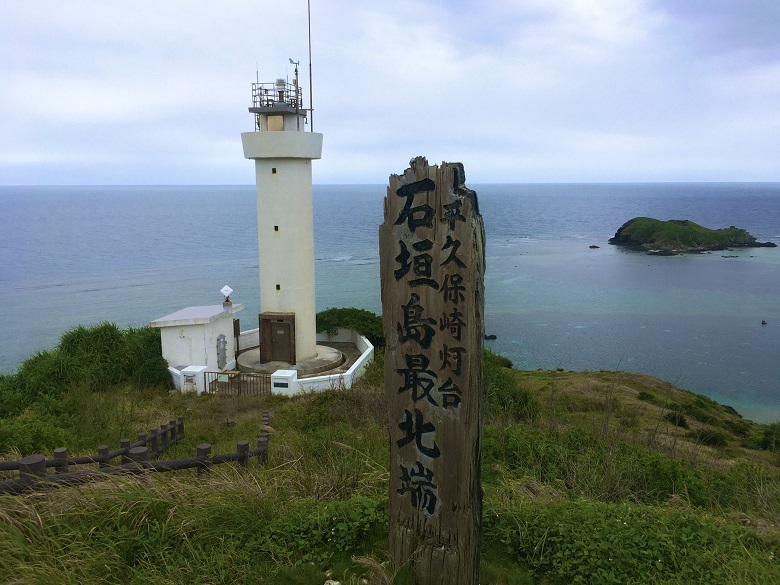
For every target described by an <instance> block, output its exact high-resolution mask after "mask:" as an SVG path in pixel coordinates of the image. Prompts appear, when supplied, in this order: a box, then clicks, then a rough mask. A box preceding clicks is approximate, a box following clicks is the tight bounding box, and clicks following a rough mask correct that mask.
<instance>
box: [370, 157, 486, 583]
mask: <svg viewBox="0 0 780 585" xmlns="http://www.w3.org/2000/svg"><path fill="white" fill-rule="evenodd" d="M379 255H380V265H381V276H382V313H383V325H384V333H385V338H386V340H387V348H386V351H385V392H386V395H387V404H388V414H389V425H390V462H391V463H390V554H391V556H392V558H393V560H394V562H395V564H396V566H399V567H400V566H401V565H404V564H407V563H408V564H409V565H410V566H411V569H412V572H413V575H414V582H415V583H416V584H418V585H433V584H441V585H444V584H447V585H466V584H468V585H476V584H477V583H478V577H479V546H480V539H481V527H482V488H481V486H480V453H481V434H482V346H483V339H484V321H483V312H484V272H485V232H484V227H483V224H482V216H481V215H480V214H479V206H478V204H477V195H476V193H474V192H473V191H471V190H470V189H467V188H466V187H465V185H464V172H463V165H462V164H460V163H442V164H441V166H436V165H433V166H428V161H427V160H426V159H425V158H424V157H417V158H415V159H413V160H412V161H411V162H410V168H408V169H406V171H404V173H403V175H400V176H399V175H392V176H391V177H390V186H389V188H388V190H387V197H386V198H385V215H384V223H383V224H382V225H381V226H380V228H379Z"/></svg>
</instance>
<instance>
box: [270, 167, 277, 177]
mask: <svg viewBox="0 0 780 585" xmlns="http://www.w3.org/2000/svg"><path fill="white" fill-rule="evenodd" d="M271 174H272V175H275V174H276V167H271Z"/></svg>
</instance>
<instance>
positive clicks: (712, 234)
mask: <svg viewBox="0 0 780 585" xmlns="http://www.w3.org/2000/svg"><path fill="white" fill-rule="evenodd" d="M609 243H610V244H615V245H620V246H627V247H633V248H642V249H645V250H660V251H666V252H701V251H707V250H723V249H726V248H730V247H731V248H736V247H755V246H767V245H769V244H759V243H758V242H756V239H755V238H754V237H753V236H751V235H750V234H749V233H748V232H747V231H746V230H743V229H739V228H736V227H734V226H731V227H729V228H725V229H717V230H713V229H709V228H706V227H702V226H700V225H699V224H697V223H694V222H692V221H690V220H687V219H686V220H679V219H671V220H669V221H660V220H658V219H652V218H650V217H635V218H633V219H631V220H629V221H627V222H626V223H624V224H623V225H622V226H621V227H620V229H618V231H617V232H616V233H615V236H614V237H613V238H611V239H610V240H609Z"/></svg>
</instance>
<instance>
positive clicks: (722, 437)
mask: <svg viewBox="0 0 780 585" xmlns="http://www.w3.org/2000/svg"><path fill="white" fill-rule="evenodd" d="M689 436H690V437H693V438H695V439H696V440H697V441H698V442H699V443H701V444H702V445H707V446H709V447H723V446H725V445H726V444H727V443H728V437H726V434H725V433H724V432H723V431H719V430H718V429H702V430H700V431H699V432H691V433H689Z"/></svg>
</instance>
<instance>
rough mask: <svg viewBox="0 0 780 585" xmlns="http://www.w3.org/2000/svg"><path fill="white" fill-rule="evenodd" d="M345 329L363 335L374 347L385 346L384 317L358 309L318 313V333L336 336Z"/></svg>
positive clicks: (329, 310)
mask: <svg viewBox="0 0 780 585" xmlns="http://www.w3.org/2000/svg"><path fill="white" fill-rule="evenodd" d="M340 327H343V328H344V329H351V330H352V331H356V332H357V333H360V335H363V336H364V337H366V339H368V340H369V341H370V342H371V343H372V344H373V345H374V347H384V346H385V334H384V331H383V329H382V317H380V316H379V315H377V314H376V313H372V312H371V311H366V310H364V309H356V308H354V307H352V308H348V309H336V308H329V309H325V310H324V311H320V312H319V313H317V333H322V332H323V331H325V332H327V333H328V334H330V335H335V334H336V331H337V330H338V329H339V328H340Z"/></svg>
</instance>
